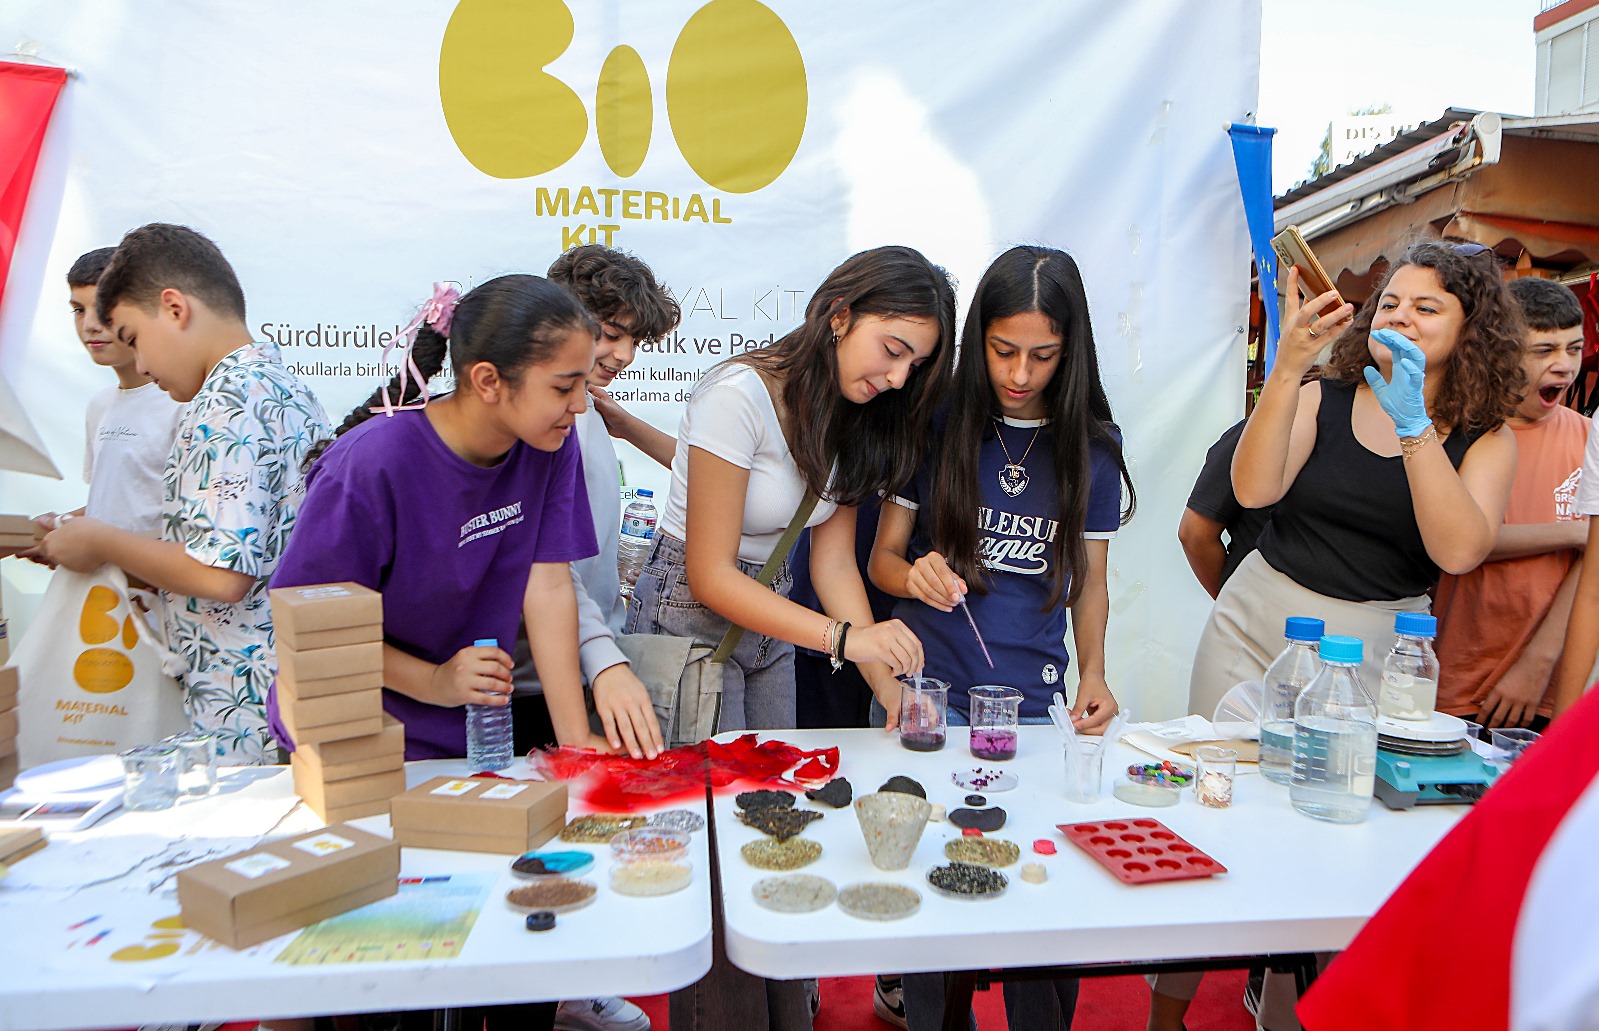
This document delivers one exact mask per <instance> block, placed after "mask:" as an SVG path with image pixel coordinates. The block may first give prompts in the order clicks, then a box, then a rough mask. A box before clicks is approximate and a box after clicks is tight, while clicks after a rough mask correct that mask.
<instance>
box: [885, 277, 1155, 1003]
mask: <svg viewBox="0 0 1599 1031" xmlns="http://www.w3.org/2000/svg"><path fill="white" fill-rule="evenodd" d="M962 333H963V335H962V339H961V351H960V360H959V363H958V364H957V366H956V369H955V383H954V386H953V387H952V389H951V391H950V393H951V397H950V403H949V405H948V408H947V410H946V411H945V412H944V413H943V416H942V419H941V422H940V424H939V425H938V426H937V427H936V433H935V440H934V444H933V447H932V449H931V451H930V452H929V454H928V457H927V460H926V462H925V463H924V464H923V466H922V468H921V470H920V471H919V472H918V473H917V475H916V477H915V479H914V480H913V481H912V483H911V484H910V485H909V486H908V487H906V488H905V489H903V490H901V491H900V492H899V493H898V494H896V495H895V496H894V497H892V498H891V499H890V501H891V502H892V504H885V505H884V506H883V513H882V517H881V520H880V522H879V523H878V530H877V543H876V546H875V547H874V548H873V550H872V559H871V565H870V574H871V579H872V582H873V583H875V584H876V585H877V586H878V587H881V588H882V589H883V590H884V591H886V592H888V593H889V594H891V595H895V596H896V597H898V598H900V599H902V600H901V601H900V602H899V603H898V604H897V605H896V606H895V608H894V615H895V616H896V617H897V618H899V619H900V620H902V621H904V622H905V623H906V624H907V625H908V626H910V627H911V629H912V630H913V631H914V632H915V634H916V636H917V637H918V638H919V639H920V640H921V642H922V647H923V649H924V652H925V655H926V667H925V668H926V670H927V673H928V675H929V676H933V677H937V678H938V679H940V680H946V681H948V682H949V683H950V685H951V691H950V721H951V722H959V723H964V722H967V721H968V720H969V717H970V702H969V699H968V696H967V693H966V692H967V689H968V688H970V687H972V686H973V685H976V684H1005V685H1008V686H1011V687H1016V688H1019V689H1021V691H1022V693H1023V695H1024V698H1023V701H1022V707H1021V715H1022V719H1023V721H1024V722H1048V720H1049V715H1048V708H1049V703H1050V699H1051V698H1052V697H1053V695H1054V693H1055V692H1056V691H1057V690H1060V680H1061V677H1062V675H1063V674H1064V672H1065V669H1066V665H1067V663H1068V662H1069V661H1070V658H1071V657H1070V654H1069V653H1068V652H1067V650H1066V624H1067V619H1066V610H1067V609H1070V610H1071V627H1072V637H1073V640H1074V642H1075V644H1076V646H1077V648H1076V650H1077V661H1078V670H1077V675H1078V682H1079V685H1080V686H1079V687H1078V690H1077V692H1076V697H1075V698H1074V700H1073V705H1072V716H1073V719H1074V720H1075V721H1076V723H1077V727H1078V729H1079V730H1081V731H1084V732H1087V733H1097V732H1099V731H1101V730H1102V729H1103V728H1104V725H1105V724H1106V723H1107V722H1109V720H1110V718H1111V717H1112V716H1114V715H1115V714H1116V711H1117V704H1116V698H1115V696H1114V695H1113V694H1112V693H1111V690H1110V687H1109V685H1107V684H1106V683H1105V622H1106V618H1107V616H1108V614H1109V611H1110V598H1109V590H1108V588H1107V586H1106V580H1105V568H1106V562H1107V558H1108V556H1109V552H1110V537H1111V536H1112V534H1114V533H1115V531H1116V529H1117V528H1118V527H1120V526H1121V525H1122V524H1123V523H1125V522H1126V521H1127V520H1128V519H1129V518H1131V516H1132V511H1133V485H1132V481H1131V479H1130V478H1129V477H1128V475H1127V463H1126V461H1125V460H1124V459H1123V457H1122V447H1121V434H1120V432H1119V431H1118V430H1117V429H1116V426H1115V424H1114V423H1113V422H1111V413H1110V402H1109V401H1107V400H1106V398H1105V388H1104V387H1103V386H1102V385H1101V384H1100V381H1099V359H1098V356H1097V355H1096V354H1095V351H1094V334H1093V329H1092V327H1091V326H1090V325H1089V321H1088V298H1087V296H1086V294H1085V292H1084V290H1083V278H1082V274H1081V272H1079V271H1078V268H1077V263H1076V262H1074V261H1073V260H1072V259H1071V258H1070V257H1069V256H1068V255H1066V254H1065V253H1063V252H1061V251H1057V250H1052V249H1049V248H1045V247H1013V248H1011V249H1010V250H1008V251H1006V252H1005V253H1004V254H1002V255H1000V256H999V257H998V258H997V259H996V260H995V261H994V263H993V264H992V265H990V266H989V268H988V271H987V272H985V273H984V274H983V278H982V280H981V281H980V282H979V283H978V284H977V291H976V296H974V297H973V299H972V306H971V309H970V310H969V311H968V312H967V315H966V325H965V327H964V329H963V331H962ZM1123 484H1125V485H1126V488H1127V502H1126V505H1125V507H1124V506H1123V504H1122V485H1123ZM963 597H964V598H965V599H966V602H967V605H968V606H969V607H970V609H971V614H972V617H973V619H974V620H975V621H976V623H977V625H978V627H979V628H980V629H981V630H982V632H983V637H984V639H985V641H986V643H987V646H988V651H989V652H990V653H991V654H992V656H993V660H994V668H993V669H990V668H989V666H988V663H987V661H986V660H985V659H984V658H983V653H982V650H981V649H980V648H978V646H977V642H976V641H974V640H973V639H972V634H971V630H970V629H969V628H968V627H967V625H966V618H965V616H964V615H963V614H961V613H959V612H955V611H954V609H955V606H956V605H957V604H958V603H959V601H960V599H961V598H963ZM889 715H890V717H893V716H894V715H896V714H894V713H890V714H889ZM888 725H889V726H893V725H894V720H893V719H892V718H891V719H890V720H889V721H888ZM904 991H905V994H904V999H905V1011H906V1019H907V1020H908V1021H909V1025H910V1027H911V1029H912V1031H922V1029H924V1028H925V1029H931V1028H935V1027H937V1026H938V1025H939V1019H940V1014H941V1012H942V1009H943V975H942V974H937V973H934V974H914V975H907V976H906V977H905V979H904ZM1076 1003H1077V982H1076V980H1074V979H1060V980H1056V981H1053V982H1035V981H1007V982H1006V983H1005V1010H1006V1014H1007V1017H1008V1023H1009V1025H1010V1028H1011V1031H1034V1029H1037V1031H1049V1029H1053V1028H1055V1027H1057V1026H1064V1027H1070V1025H1071V1021H1072V1014H1073V1012H1074V1010H1075V1008H1076ZM1057 1014H1058V1015H1059V1018H1060V1021H1061V1023H1060V1024H1059V1025H1057V1023H1056V1018H1057Z"/></svg>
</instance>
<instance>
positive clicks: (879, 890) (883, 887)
mask: <svg viewBox="0 0 1599 1031" xmlns="http://www.w3.org/2000/svg"><path fill="white" fill-rule="evenodd" d="M838 908H839V909H842V910H843V911H844V912H846V913H848V914H849V915H850V916H852V917H855V918H856V919H857V920H903V919H905V918H906V917H908V916H912V915H914V914H915V913H916V911H917V910H918V909H920V908H922V893H921V892H919V891H917V890H916V889H915V888H907V887H905V886H904V885H903V884H889V883H886V882H884V881H862V882H860V883H859V884H851V885H849V886H848V887H846V888H842V889H840V890H839V893H838Z"/></svg>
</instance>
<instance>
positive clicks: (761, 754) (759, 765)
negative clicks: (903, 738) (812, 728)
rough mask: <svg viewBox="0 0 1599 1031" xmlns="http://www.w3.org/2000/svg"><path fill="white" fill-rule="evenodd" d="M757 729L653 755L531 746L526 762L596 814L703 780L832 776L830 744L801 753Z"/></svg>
mask: <svg viewBox="0 0 1599 1031" xmlns="http://www.w3.org/2000/svg"><path fill="white" fill-rule="evenodd" d="M758 738H759V735H758V734H745V735H743V736H742V737H739V738H736V739H734V740H732V741H729V742H727V743H726V744H722V743H720V742H716V741H702V742H700V743H699V744H697V745H684V746H681V747H678V748H669V749H667V750H666V751H664V752H662V753H661V754H660V755H658V756H656V757H655V758H654V759H634V758H632V757H631V756H626V755H606V754H604V753H602V752H596V751H594V750H593V749H589V748H549V749H543V750H535V751H534V752H532V753H531V754H530V755H529V756H528V759H529V761H530V762H531V763H532V764H533V767H534V768H535V769H536V770H538V771H539V773H540V775H541V776H543V777H544V778H545V779H546V780H564V781H568V782H569V784H568V790H569V791H570V792H571V793H572V794H573V795H575V796H576V797H578V798H579V799H581V800H582V801H584V802H586V803H587V804H589V805H591V806H593V807H595V808H596V809H599V810H601V811H603V812H616V813H625V812H632V811H634V810H636V809H643V808H653V807H656V806H659V805H661V804H663V803H666V802H671V801H676V800H679V799H685V798H692V797H696V796H699V797H703V796H704V793H705V786H706V784H707V783H709V784H710V785H711V789H712V790H714V791H720V792H726V791H730V790H732V789H733V788H734V787H735V786H738V785H742V784H751V785H755V786H774V787H789V788H801V789H803V788H814V787H819V786H821V785H822V784H825V783H827V782H828V781H829V780H832V779H833V777H834V776H836V775H837V773H838V748H837V747H833V748H822V749H816V750H813V751H807V750H805V749H802V748H798V747H796V746H794V745H791V744H789V743H787V742H786V741H778V740H776V739H773V740H768V741H760V740H758Z"/></svg>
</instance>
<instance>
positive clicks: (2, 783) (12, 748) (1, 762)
mask: <svg viewBox="0 0 1599 1031" xmlns="http://www.w3.org/2000/svg"><path fill="white" fill-rule="evenodd" d="M7 764H9V766H8V765H7ZM7 770H9V771H10V776H9V777H7V776H6V772H7ZM17 772H18V771H17V739H16V738H14V737H0V791H4V790H5V789H6V788H9V787H10V786H11V782H12V781H14V780H16V779H17Z"/></svg>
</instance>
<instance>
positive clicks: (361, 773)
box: [290, 734, 405, 783]
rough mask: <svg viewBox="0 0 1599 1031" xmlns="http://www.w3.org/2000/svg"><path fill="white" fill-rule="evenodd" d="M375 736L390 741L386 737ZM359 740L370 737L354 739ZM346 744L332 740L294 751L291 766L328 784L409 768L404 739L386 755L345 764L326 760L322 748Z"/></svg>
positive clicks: (385, 753)
mask: <svg viewBox="0 0 1599 1031" xmlns="http://www.w3.org/2000/svg"><path fill="white" fill-rule="evenodd" d="M373 736H374V737H377V738H380V739H384V740H387V738H385V736H384V735H383V734H375V735H373ZM353 740H356V741H365V740H366V738H354V739H353ZM344 743H345V742H343V741H329V742H326V743H325V744H320V745H302V746H301V747H299V748H296V749H295V750H294V755H293V756H291V757H290V758H291V765H295V766H300V767H304V769H305V772H306V773H307V774H310V775H312V776H315V777H316V778H317V779H318V780H321V781H324V782H328V783H331V782H334V781H340V780H351V779H353V778H355V777H369V776H371V775H372V774H374V773H388V772H390V771H391V770H403V769H404V768H405V740H404V738H403V737H402V738H401V739H400V741H399V742H398V745H397V747H395V748H394V750H393V751H390V752H383V753H380V754H378V755H374V756H370V757H368V758H366V759H355V760H352V761H351V762H345V763H330V762H328V761H327V759H326V758H325V754H324V753H323V751H322V749H324V748H328V747H332V746H337V745H342V744H344Z"/></svg>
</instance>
